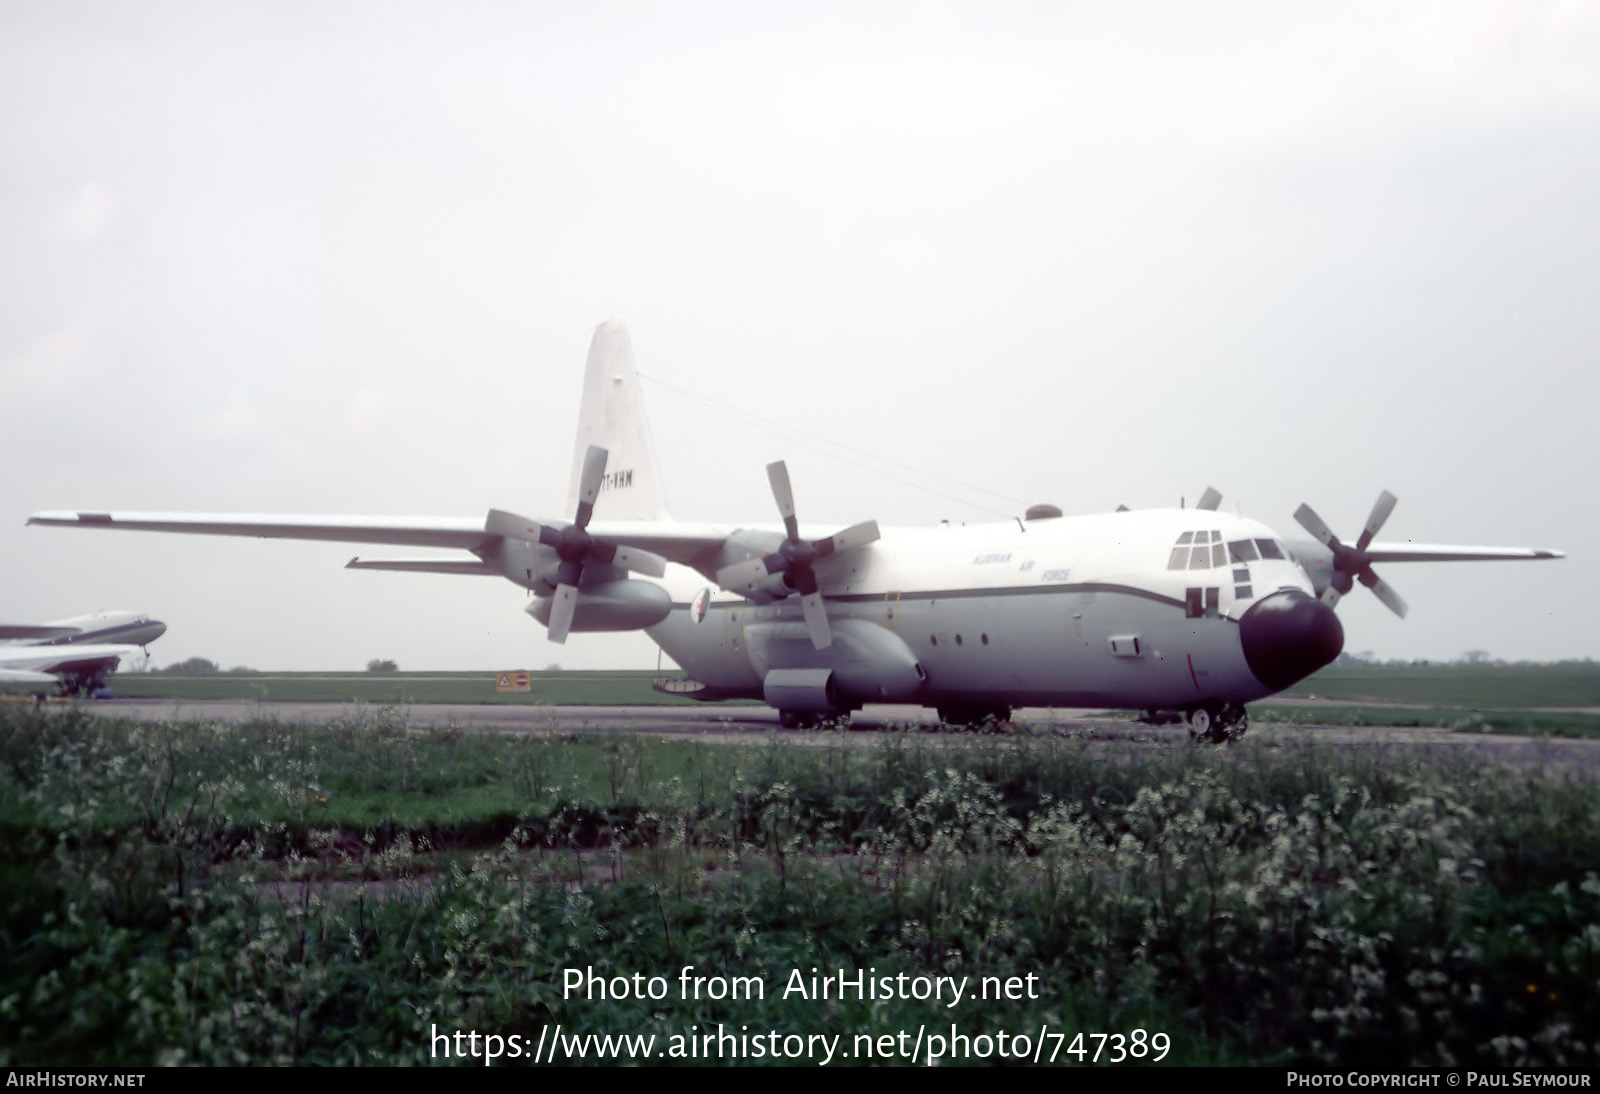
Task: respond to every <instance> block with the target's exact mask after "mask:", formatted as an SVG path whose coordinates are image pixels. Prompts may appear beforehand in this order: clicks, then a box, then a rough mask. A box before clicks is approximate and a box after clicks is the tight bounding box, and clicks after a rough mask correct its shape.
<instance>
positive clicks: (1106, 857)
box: [0, 707, 1600, 1068]
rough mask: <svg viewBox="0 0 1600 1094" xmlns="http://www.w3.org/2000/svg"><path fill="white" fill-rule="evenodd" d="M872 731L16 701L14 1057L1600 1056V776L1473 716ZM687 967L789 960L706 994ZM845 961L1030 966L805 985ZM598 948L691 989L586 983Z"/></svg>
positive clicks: (4, 972)
mask: <svg viewBox="0 0 1600 1094" xmlns="http://www.w3.org/2000/svg"><path fill="white" fill-rule="evenodd" d="M851 744H852V746H853V747H848V748H846V747H830V746H829V745H828V744H827V738H826V737H825V736H823V737H815V738H810V739H809V743H808V745H807V746H806V747H801V746H800V745H798V744H796V743H794V740H793V739H790V738H784V737H779V736H777V735H774V736H773V737H772V738H771V739H769V741H768V742H767V743H766V744H765V745H764V746H758V747H751V746H749V745H726V746H722V745H715V744H705V743H694V742H686V741H678V740H674V741H663V740H661V739H659V738H654V737H651V736H649V735H647V734H634V735H628V736H605V735H597V734H596V735H583V736H581V737H559V736H550V735H527V736H518V737H503V736H495V737H482V736H475V735H471V734H467V735H462V734H459V733H454V732H449V731H444V732H429V733H415V732H407V731H405V730H404V729H403V727H402V726H400V725H399V724H397V723H395V722H388V721H385V720H384V717H383V715H382V714H381V712H380V713H379V714H378V715H377V716H376V717H375V720H373V721H371V722H368V723H365V724H347V725H342V726H336V727H325V728H305V727H283V726H279V725H276V724H272V723H263V724H257V725H249V726H239V727H233V726H222V725H172V724H144V725H135V724H128V723H118V722H112V721H106V720H101V719H97V718H95V717H92V716H91V715H89V714H87V713H85V712H84V711H82V710H78V711H73V710H66V709H62V710H46V711H34V710H31V709H28V708H25V707H11V708H9V709H6V708H0V828H3V838H0V848H4V851H3V853H0V910H3V915H0V932H3V935H0V936H3V938H4V945H3V946H0V1030H3V1034H0V1066H33V1065H44V1064H65V1063H70V1064H75V1065H91V1066H93V1065H98V1066H117V1065H137V1064H151V1063H218V1064H233V1063H255V1062H276V1063H293V1064H346V1063H426V1062H430V1061H431V1062H435V1063H439V1062H447V1061H445V1060H442V1059H439V1058H438V1057H437V1056H436V1055H435V1056H430V1047H429V1046H430V1045H433V1046H437V1044H438V1042H436V1041H433V1040H431V1038H430V1033H432V1032H437V1031H441V1030H442V1031H444V1032H445V1033H446V1034H447V1035H448V1034H450V1033H453V1032H455V1031H461V1032H463V1033H466V1032H467V1031H477V1032H479V1033H480V1034H483V1033H494V1034H496V1035H498V1036H500V1037H502V1038H509V1037H511V1036H517V1037H519V1038H526V1039H527V1040H526V1041H525V1042H524V1041H519V1042H516V1044H517V1045H518V1046H519V1047H521V1046H524V1045H525V1046H526V1047H527V1048H528V1050H529V1051H532V1046H533V1045H534V1044H535V1043H536V1042H538V1041H539V1040H540V1038H541V1037H547V1038H548V1037H550V1036H551V1035H552V1033H553V1031H554V1030H556V1029H558V1028H559V1030H560V1031H561V1037H563V1038H566V1039H567V1040H566V1041H564V1042H563V1044H564V1052H565V1053H566V1056H571V1055H572V1050H573V1048H574V1047H575V1046H577V1045H583V1046H587V1047H586V1048H585V1051H586V1052H589V1053H590V1054H589V1055H587V1056H585V1057H584V1059H585V1060H586V1061H587V1062H596V1061H595V1059H594V1056H593V1054H592V1053H593V1049H594V1047H595V1046H594V1045H593V1044H592V1043H589V1042H573V1041H572V1040H571V1038H573V1037H586V1036H587V1035H589V1034H605V1035H638V1036H641V1037H644V1036H653V1037H656V1038H657V1039H658V1040H657V1041H656V1042H654V1045H653V1052H654V1053H664V1054H666V1055H652V1057H651V1061H652V1062H659V1063H670V1062H672V1061H673V1060H674V1059H675V1058H677V1057H674V1056H673V1055H671V1053H672V1052H674V1051H677V1052H680V1053H683V1054H684V1056H685V1057H687V1053H688V1051H689V1049H691V1048H694V1047H695V1046H696V1042H694V1041H692V1040H687V1039H686V1038H688V1037H689V1036H690V1035H691V1034H697V1033H703V1032H706V1031H712V1030H715V1029H716V1027H718V1026H719V1025H720V1026H723V1027H725V1028H726V1029H729V1030H735V1031H744V1032H748V1033H750V1034H758V1033H759V1034H771V1035H773V1036H774V1037H775V1038H778V1040H774V1041H772V1042H771V1044H773V1045H774V1046H777V1045H779V1044H802V1045H812V1046H818V1045H822V1046H825V1045H826V1041H822V1042H818V1041H814V1040H813V1041H804V1040H796V1041H792V1042H784V1041H782V1040H781V1039H782V1038H824V1039H825V1038H828V1037H839V1038H842V1039H841V1040H840V1041H838V1042H835V1046H836V1048H837V1050H838V1051H839V1052H840V1053H842V1054H841V1055H836V1056H835V1058H834V1062H835V1063H836V1064H837V1063H844V1064H849V1063H867V1062H882V1061H883V1060H884V1059H885V1058H884V1057H882V1056H879V1055H873V1056H872V1057H870V1058H867V1057H865V1056H864V1055H863V1053H864V1052H866V1051H867V1050H875V1051H885V1050H887V1051H890V1052H891V1055H890V1056H889V1057H887V1059H889V1060H890V1061H894V1062H909V1061H907V1060H905V1059H904V1057H903V1056H902V1055H896V1054H893V1053H897V1052H899V1051H900V1050H901V1049H907V1050H908V1049H909V1047H910V1046H911V1045H912V1043H913V1042H912V1040H911V1038H912V1036H913V1035H915V1034H919V1033H921V1034H927V1036H925V1037H919V1038H918V1041H917V1044H918V1046H919V1047H918V1049H917V1051H918V1053H919V1056H918V1062H925V1060H926V1057H927V1056H928V1055H929V1054H930V1052H931V1051H932V1050H933V1049H934V1048H935V1047H936V1046H935V1042H934V1041H933V1040H932V1037H933V1036H935V1035H937V1036H939V1037H940V1038H941V1039H942V1043H941V1044H940V1045H939V1046H938V1047H940V1050H941V1051H944V1052H955V1051H960V1044H961V1043H960V1041H959V1037H960V1036H963V1035H964V1036H967V1037H969V1038H971V1037H974V1036H980V1035H982V1036H987V1037H988V1040H987V1042H985V1041H981V1040H980V1041H976V1042H973V1041H969V1042H968V1043H967V1046H966V1051H968V1052H969V1053H970V1054H973V1055H979V1054H981V1052H982V1050H983V1048H984V1046H985V1045H987V1055H982V1058H981V1059H980V1060H978V1061H976V1062H989V1063H996V1062H1021V1061H1020V1060H1010V1059H1001V1058H1000V1057H999V1055H998V1053H1000V1052H1004V1051H1005V1050H1004V1049H1001V1048H1000V1047H999V1046H1000V1044H1001V1043H1002V1042H999V1041H998V1040H997V1039H996V1035H997V1034H998V1033H999V1032H1002V1031H1004V1032H1007V1033H1008V1035H1009V1036H1010V1037H1011V1038H1012V1040H1011V1041H1010V1042H1009V1044H1010V1055H1011V1056H1015V1055H1016V1054H1017V1049H1018V1046H1019V1045H1021V1043H1022V1042H1021V1041H1019V1040H1018V1039H1017V1038H1018V1037H1019V1035H1020V1036H1025V1037H1026V1038H1028V1042H1027V1047H1028V1048H1029V1050H1030V1051H1031V1050H1032V1048H1033V1047H1034V1046H1035V1045H1039V1046H1042V1047H1043V1059H1045V1060H1048V1059H1049V1058H1050V1056H1051V1055H1052V1054H1053V1055H1054V1056H1055V1058H1056V1062H1057V1063H1078V1062H1089V1061H1088V1057H1089V1056H1092V1054H1093V1053H1094V1051H1095V1049H1096V1047H1097V1043H1096V1042H1095V1041H1094V1040H1093V1039H1092V1038H1091V1039H1089V1040H1088V1041H1076V1042H1075V1041H1074V1036H1075V1035H1076V1034H1078V1033H1084V1034H1093V1033H1096V1032H1100V1033H1105V1034H1120V1035H1121V1036H1122V1037H1123V1038H1124V1040H1123V1041H1122V1042H1121V1043H1120V1046H1121V1050H1123V1051H1124V1052H1125V1054H1126V1053H1130V1052H1131V1051H1132V1049H1133V1048H1134V1047H1135V1046H1137V1047H1138V1048H1139V1049H1140V1050H1141V1054H1140V1055H1138V1056H1137V1057H1136V1058H1137V1059H1141V1060H1145V1061H1150V1060H1153V1059H1154V1058H1155V1056H1156V1055H1157V1047H1156V1046H1157V1044H1158V1042H1157V1040H1156V1035H1158V1034H1159V1035H1160V1037H1161V1038H1162V1041H1161V1042H1160V1043H1162V1044H1164V1045H1165V1050H1164V1051H1163V1052H1162V1053H1161V1062H1163V1063H1279V1064H1285V1063H1293V1064H1335V1065H1338V1066H1341V1067H1374V1068H1376V1067H1395V1066H1405V1065H1410V1064H1434V1065H1437V1064H1451V1065H1468V1064H1471V1065H1495V1064H1510V1063H1522V1064H1555V1065H1582V1066H1589V1067H1592V1066H1594V1065H1595V1063H1596V1060H1597V1053H1600V1045H1597V1044H1596V1037H1597V1033H1596V1031H1600V993H1597V992H1596V991H1595V990H1594V985H1595V983H1596V980H1597V978H1600V877H1597V876H1596V873H1595V870H1596V864H1600V795H1597V794H1596V789H1597V788H1596V785H1595V784H1594V782H1593V781H1592V780H1590V779H1587V778H1585V777H1582V776H1579V775H1575V774H1570V773H1568V774H1555V773H1541V772H1537V771H1529V770H1525V769H1519V770H1516V771H1511V770H1508V769H1503V768H1498V767H1495V766H1494V765H1493V762H1492V761H1491V760H1490V759H1487V758H1485V757H1484V756H1482V755H1480V754H1478V753H1477V752H1476V751H1475V750H1471V749H1448V750H1445V751H1444V752H1443V753H1427V752H1423V751H1421V750H1407V749H1403V748H1399V747H1395V746H1363V747H1360V748H1345V749H1339V748H1335V747H1328V746H1318V745H1315V744H1290V745H1279V746H1275V747H1266V746H1263V745H1261V744H1258V743H1252V742H1250V741H1248V740H1247V741H1246V742H1244V743H1243V744H1242V745H1240V746H1238V747H1234V748H1229V749H1194V748H1188V747H1176V748H1173V747H1150V748H1141V747H1129V748H1125V749H1123V750H1121V751H1116V752H1110V751H1107V750H1106V748H1105V747H1104V746H1103V745H1101V744H1098V743H1096V742H1095V741H1093V740H1092V739H1090V738H1088V737H1081V738H1080V737H1074V736H1070V735H1068V736H1045V737H1007V738H996V737H980V736H959V735H928V734H885V735H883V736H882V737H881V738H879V739H877V740H874V741H871V742H867V743H865V744H863V742H861V741H860V740H859V739H857V740H853V741H852V742H851ZM685 966H693V967H694V970H695V975H701V976H705V977H723V978H728V979H725V980H724V981H722V982H723V983H724V984H726V983H729V982H731V978H734V977H749V978H754V979H753V980H749V981H746V982H745V983H746V984H747V985H753V984H756V983H759V984H760V985H762V987H763V997H762V998H741V999H736V1000H735V999H727V998H722V999H714V998H710V997H708V995H709V992H710V990H711V988H712V987H714V986H715V981H707V982H706V984H707V987H706V993H703V994H702V995H701V996H700V998H685V997H684V993H683V990H682V988H681V987H680V985H681V984H682V983H686V981H680V980H679V975H680V970H681V969H683V968H684V967H685ZM813 968H815V969H817V970H819V975H820V974H821V973H825V972H834V971H837V970H841V969H842V970H845V971H846V972H847V974H849V975H854V973H855V972H856V971H861V972H868V971H869V970H871V972H870V975H872V976H873V977H875V978H883V977H892V976H894V975H896V974H900V973H905V974H907V975H908V976H910V977H918V976H922V977H936V976H949V977H956V978H962V977H966V978H971V979H970V981H969V982H970V983H971V984H972V985H974V987H975V986H976V985H977V984H978V983H979V982H980V981H979V978H981V977H995V978H998V979H996V980H995V981H994V984H995V985H996V986H997V987H998V986H999V985H1001V984H1003V983H1006V982H1007V980H1008V979H1009V978H1015V979H1014V980H1012V981H1011V982H1012V983H1014V984H1015V985H1016V986H1017V988H1018V992H1017V995H1018V996H1019V997H1017V998H1011V999H1005V998H1000V999H988V1000H973V999H971V998H967V999H964V1001H963V1002H962V1003H961V1004H960V1005H959V1006H957V1007H954V1008H952V1007H947V1006H946V1005H945V1001H944V1000H941V1001H938V1002H935V1001H932V1000H918V999H901V998H893V999H876V1000H872V999H868V1000H860V999H855V998H846V999H843V1000H841V999H839V998H837V993H835V994H834V996H833V997H831V998H829V999H827V1000H820V999H815V998H799V997H795V996H791V997H790V998H787V999H785V998H782V997H781V993H782V991H783V989H784V987H785V986H792V982H791V979H790V977H791V974H792V973H793V972H795V971H798V972H799V973H800V974H801V978H802V981H805V980H808V978H809V977H810V976H811V970H812V969H813ZM579 969H589V970H594V971H595V972H596V973H597V974H598V975H600V976H603V977H607V978H609V977H615V976H627V975H630V974H632V973H640V974H642V975H643V976H644V977H646V978H648V977H650V976H660V977H661V978H662V980H661V984H662V986H663V995H662V997H661V998H659V999H645V1000H640V999H638V998H634V997H632V996H631V995H630V997H628V998H623V999H617V998H607V999H604V1000H600V999H586V998H575V997H571V996H569V995H568V994H566V993H565V992H564V990H563V988H564V985H565V984H566V983H567V980H566V971H567V970H579ZM1029 977H1032V978H1033V979H1032V980H1031V981H1030V980H1028V978H1029ZM912 982H913V983H914V982H915V981H912ZM1024 984H1028V985H1029V986H1031V987H1033V988H1035V989H1037V990H1036V991H1035V993H1034V997H1029V995H1028V994H1027V993H1026V992H1025V991H1023V989H1022V985H1024ZM624 987H626V985H624ZM952 1027H954V1028H952ZM1135 1031H1140V1032H1139V1033H1137V1034H1136V1033H1135ZM901 1033H905V1034H906V1037H905V1039H904V1040H903V1041H897V1040H896V1038H897V1036H898V1035H899V1034H901ZM1058 1035H1060V1036H1059V1039H1058V1040H1055V1041H1054V1042H1052V1041H1051V1040H1050V1039H1051V1038H1054V1037H1057V1036H1058ZM674 1038H676V1040H674ZM863 1038H864V1040H863ZM881 1038H888V1040H887V1041H884V1040H881ZM552 1043H554V1042H552ZM510 1044H512V1043H511V1042H509V1041H502V1042H501V1043H500V1047H501V1049H502V1050H505V1049H507V1048H508V1047H509V1046H510ZM1074 1044H1076V1045H1077V1047H1078V1050H1079V1052H1080V1053H1081V1055H1074V1053H1073V1046H1074ZM1113 1044H1115V1042H1111V1041H1110V1040H1109V1039H1103V1040H1102V1041H1100V1042H1099V1043H1098V1046H1099V1047H1100V1048H1101V1049H1102V1051H1103V1053H1104V1055H1105V1057H1106V1058H1109V1056H1110V1053H1111V1048H1110V1047H1108V1046H1111V1045H1113ZM896 1045H899V1046H900V1049H897V1048H895V1046H896ZM635 1047H637V1045H636V1046H635ZM746 1048H747V1049H748V1042H747V1044H746ZM775 1050H776V1049H775ZM541 1051H543V1050H541ZM785 1059H788V1062H805V1061H804V1059H801V1058H794V1059H789V1058H787V1057H785ZM448 1062H459V1061H458V1060H456V1059H454V1058H452V1059H451V1060H449V1061H448ZM477 1062H478V1063H479V1064H481V1063H482V1060H481V1059H480V1060H478V1061H477ZM499 1062H500V1063H514V1062H519V1061H513V1060H507V1059H504V1058H503V1059H502V1060H501V1061H499ZM523 1062H525V1061H523ZM688 1062H696V1058H694V1057H688ZM753 1062H772V1061H771V1057H770V1056H764V1057H762V1058H760V1059H758V1060H755V1061H753ZM778 1062H784V1059H780V1060H779V1061H778ZM954 1062H962V1061H961V1060H959V1059H957V1060H955V1061H954Z"/></svg>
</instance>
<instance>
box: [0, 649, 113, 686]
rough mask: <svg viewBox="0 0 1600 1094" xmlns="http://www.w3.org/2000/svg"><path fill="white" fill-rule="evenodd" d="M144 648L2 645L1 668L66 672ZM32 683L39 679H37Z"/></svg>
mask: <svg viewBox="0 0 1600 1094" xmlns="http://www.w3.org/2000/svg"><path fill="white" fill-rule="evenodd" d="M140 652H142V651H141V650H140V649H139V647H138V646H114V645H68V646H13V647H9V648H6V649H0V670H5V671H7V672H18V671H21V672H31V673H33V674H35V675H38V674H43V673H50V672H65V671H67V670H68V669H76V668H87V667H90V666H93V665H104V664H115V663H116V662H117V661H120V660H121V659H122V658H124V657H128V656H131V655H133V654H137V653H140ZM29 682H30V683H40V682H42V681H39V680H37V679H34V680H30V681H29Z"/></svg>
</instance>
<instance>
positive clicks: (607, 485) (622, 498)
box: [567, 319, 667, 520]
mask: <svg viewBox="0 0 1600 1094" xmlns="http://www.w3.org/2000/svg"><path fill="white" fill-rule="evenodd" d="M592 444H595V445H599V446H600V447H601V448H604V449H606V450H607V451H608V452H609V453H610V456H609V458H608V459H607V460H606V475H605V479H604V480H603V481H602V483H601V487H600V496H599V497H598V498H597V499H595V503H594V515H595V516H596V517H597V518H599V519H600V520H665V519H666V517H667V507H666V504H665V502H664V501H663V500H662V496H661V479H660V476H659V475H658V474H657V473H656V454H655V446H654V445H652V444H651V443H650V425H649V423H648V422H647V421H646V420H645V415H644V399H643V397H642V396H641V394H640V391H639V374H638V373H637V372H635V371H634V368H633V343H632V342H630V341H629V339H628V328H627V327H626V326H625V325H624V324H623V323H622V321H621V320H618V319H609V320H607V321H606V322H604V323H601V324H600V325H599V326H598V327H596V328H595V330H594V341H592V342H590V343H589V364H588V366H587V368H586V370H585V372H584V377H583V405H582V406H581V407H580V408H579V411H578V439H577V443H576V444H575V445H574V446H573V451H572V479H571V485H570V487H569V488H568V490H567V512H569V513H571V512H575V511H576V510H577V508H578V480H579V478H580V477H581V476H582V472H583V458H584V454H585V453H586V452H588V450H589V446H590V445H592Z"/></svg>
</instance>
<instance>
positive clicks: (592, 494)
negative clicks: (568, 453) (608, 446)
mask: <svg viewBox="0 0 1600 1094" xmlns="http://www.w3.org/2000/svg"><path fill="white" fill-rule="evenodd" d="M608 456H609V453H608V452H607V451H606V450H605V449H603V448H601V447H600V446H599V445H597V444H591V445H590V446H589V451H587V452H585V453H584V454H583V475H582V476H581V477H580V478H579V480H578V515H577V516H576V517H574V518H573V521H572V523H574V524H576V525H577V526H578V527H579V528H587V527H589V518H590V517H592V516H594V499H596V498H598V497H599V496H600V484H601V483H602V482H603V481H604V480H605V477H606V459H607V458H608Z"/></svg>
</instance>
